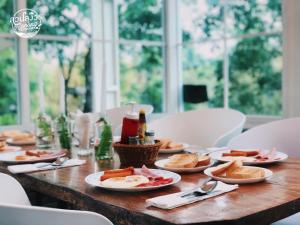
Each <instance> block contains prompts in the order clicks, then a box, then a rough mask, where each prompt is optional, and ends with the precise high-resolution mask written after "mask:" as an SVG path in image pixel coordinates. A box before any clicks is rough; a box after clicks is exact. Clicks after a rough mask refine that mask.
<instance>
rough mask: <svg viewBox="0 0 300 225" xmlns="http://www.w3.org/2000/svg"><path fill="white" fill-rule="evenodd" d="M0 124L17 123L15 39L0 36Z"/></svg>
mask: <svg viewBox="0 0 300 225" xmlns="http://www.w3.org/2000/svg"><path fill="white" fill-rule="evenodd" d="M0 68H1V69H0V81H1V82H0V125H11V124H17V123H18V115H17V109H18V107H17V70H16V68H17V63H16V43H15V39H1V38H0Z"/></svg>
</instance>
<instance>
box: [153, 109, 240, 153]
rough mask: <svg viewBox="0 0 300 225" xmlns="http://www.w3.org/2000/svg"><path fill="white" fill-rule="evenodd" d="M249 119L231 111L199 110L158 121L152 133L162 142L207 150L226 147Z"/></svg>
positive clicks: (154, 124)
mask: <svg viewBox="0 0 300 225" xmlns="http://www.w3.org/2000/svg"><path fill="white" fill-rule="evenodd" d="M244 123H245V115H244V114H242V113H240V112H238V111H236V110H231V109H216V108H214V109H199V110H195V111H188V112H183V113H177V114H173V115H168V116H165V117H162V118H160V119H157V120H154V121H153V122H151V123H150V124H149V126H148V127H149V129H153V130H154V131H155V136H156V137H159V138H171V139H173V140H175V141H178V142H186V143H188V144H192V145H198V146H201V147H203V148H206V147H214V146H216V147H221V146H225V145H226V144H227V142H228V141H229V139H230V138H232V137H233V136H234V135H238V134H239V133H240V132H241V131H242V128H243V126H244Z"/></svg>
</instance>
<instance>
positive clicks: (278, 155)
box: [209, 150, 288, 166]
mask: <svg viewBox="0 0 300 225" xmlns="http://www.w3.org/2000/svg"><path fill="white" fill-rule="evenodd" d="M245 151H246V150H245ZM262 151H266V150H262ZM228 152H230V151H229V150H225V151H218V152H213V153H211V154H209V155H210V157H211V158H213V159H215V160H218V161H220V162H229V161H231V160H232V158H234V159H241V161H243V165H248V166H250V165H265V164H270V163H276V162H282V161H284V160H286V159H287V158H288V155H287V154H285V153H283V152H278V151H277V152H276V157H275V159H273V160H266V161H254V160H255V158H254V157H236V156H233V157H231V158H227V159H226V157H225V158H224V157H223V156H222V154H223V153H228ZM246 160H249V161H246Z"/></svg>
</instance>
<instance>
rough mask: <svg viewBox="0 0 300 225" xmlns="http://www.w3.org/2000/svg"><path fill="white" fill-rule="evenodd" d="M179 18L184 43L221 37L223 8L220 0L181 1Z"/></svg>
mask: <svg viewBox="0 0 300 225" xmlns="http://www.w3.org/2000/svg"><path fill="white" fill-rule="evenodd" d="M180 16H181V20H180V21H181V28H182V35H183V37H182V39H183V41H184V42H185V41H199V40H204V39H208V38H221V37H222V36H223V22H222V21H223V7H222V4H221V1H220V0H214V1H211V0H182V1H181V5H180Z"/></svg>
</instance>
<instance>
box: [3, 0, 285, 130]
mask: <svg viewBox="0 0 300 225" xmlns="http://www.w3.org/2000/svg"><path fill="white" fill-rule="evenodd" d="M197 2H198V3H199V2H200V1H199V0H182V4H185V5H190V6H192V7H194V8H195V9H194V10H198V9H197V8H196V7H197V5H199V4H197ZM220 2H221V1H218V0H214V1H212V0H206V1H201V4H202V3H205V4H206V6H207V10H206V11H205V13H203V14H202V15H199V17H198V18H196V19H195V20H194V21H193V28H192V29H191V30H188V29H185V28H184V27H183V34H182V35H183V41H184V44H183V48H182V62H183V81H184V83H193V84H206V85H207V87H208V92H209V93H208V94H209V102H208V103H207V104H206V103H204V104H200V105H191V104H185V110H189V109H194V108H197V107H222V106H223V89H224V85H223V83H224V80H223V66H224V65H223V50H224V46H223V42H222V41H217V42H203V43H202V44H188V42H189V41H194V40H195V37H194V36H195V34H194V33H196V31H199V33H201V35H200V36H199V37H196V39H197V41H206V40H209V39H210V38H215V37H220V34H221V32H222V24H223V23H222V20H223V18H224V7H223V6H222V5H221V4H220ZM259 2H260V1H256V0H249V1H230V4H229V7H228V16H229V20H230V21H231V23H230V24H229V28H228V35H229V36H235V35H241V34H251V33H257V32H264V31H272V30H273V29H275V28H274V27H275V25H276V24H278V21H280V20H281V1H280V0H269V1H267V4H261V3H259ZM27 3H28V8H33V9H35V10H37V11H38V12H39V13H40V14H42V15H43V16H44V17H45V21H44V24H43V26H42V27H41V31H40V33H41V34H50V35H68V36H73V37H84V38H88V37H90V35H91V27H90V23H89V22H90V5H89V4H88V3H87V2H86V1H81V0H60V1H52V0H38V1H34V0H28V1H27ZM71 11H76V12H78V15H77V16H76V18H73V17H72V16H70V15H69V14H68V13H67V12H71ZM118 12H119V35H120V38H121V39H123V40H124V39H126V40H145V41H147V40H148V41H162V40H163V27H162V17H163V13H162V0H145V1H140V0H122V1H120V4H119V6H118ZM12 14H13V1H11V0H0V32H2V33H5V32H10V26H9V23H8V21H9V18H10V16H11V15H12ZM266 14H268V15H269V17H270V18H269V21H265V20H264V15H266ZM183 19H184V20H187V19H189V18H183ZM190 19H192V18H190ZM87 21H88V22H87ZM229 42H230V43H229V45H228V48H229V51H228V57H229V81H230V83H229V105H230V107H231V108H235V109H238V110H240V111H242V112H244V113H246V114H260V115H280V114H281V113H282V109H281V108H282V106H281V95H282V93H281V73H282V43H281V42H282V40H281V35H280V34H274V35H270V36H256V37H252V38H247V39H234V38H232V39H230V41H229ZM3 43H4V44H5V45H4V44H3ZM207 45H210V47H209V49H210V50H209V51H211V52H214V53H213V54H212V55H213V56H209V55H207V54H206V52H205V51H204V49H207ZM15 49H16V48H15V41H14V40H13V39H8V38H7V39H0V56H1V57H0V68H1V70H0V81H1V82H0V124H1V125H5V124H15V123H17V121H18V118H17V105H18V104H17V75H16V74H17V71H16V69H17V65H16V51H15ZM90 51H91V44H90V43H89V42H88V41H82V42H81V43H75V42H73V41H45V40H30V41H29V58H28V63H29V76H30V81H31V82H30V92H31V99H30V101H31V112H32V113H31V115H32V119H34V118H36V116H37V115H38V112H39V101H38V99H39V92H38V76H39V73H42V76H43V80H44V83H45V84H44V86H45V99H46V112H47V113H48V114H50V115H51V116H55V117H56V116H58V115H59V109H58V104H59V102H58V98H59V76H60V75H61V74H63V75H64V77H65V79H66V82H65V84H66V93H67V97H66V98H67V102H68V107H67V109H68V110H69V111H73V110H75V109H76V108H80V109H82V110H83V111H90V110H91V102H92V94H91V69H90V65H91V63H90ZM119 57H120V58H119V59H120V60H119V61H120V81H121V83H120V86H121V103H128V102H131V101H135V102H139V103H149V104H153V105H154V108H155V112H160V111H162V104H163V98H162V97H163V77H164V75H163V74H164V69H163V47H162V46H144V45H137V44H135V43H128V44H126V45H123V44H121V45H120V46H119Z"/></svg>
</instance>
